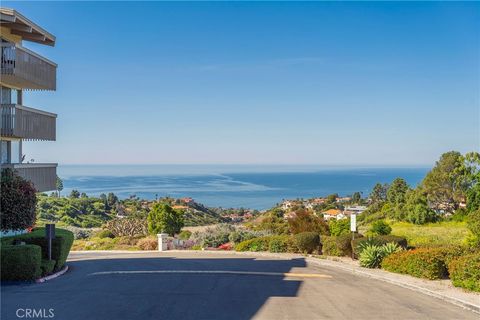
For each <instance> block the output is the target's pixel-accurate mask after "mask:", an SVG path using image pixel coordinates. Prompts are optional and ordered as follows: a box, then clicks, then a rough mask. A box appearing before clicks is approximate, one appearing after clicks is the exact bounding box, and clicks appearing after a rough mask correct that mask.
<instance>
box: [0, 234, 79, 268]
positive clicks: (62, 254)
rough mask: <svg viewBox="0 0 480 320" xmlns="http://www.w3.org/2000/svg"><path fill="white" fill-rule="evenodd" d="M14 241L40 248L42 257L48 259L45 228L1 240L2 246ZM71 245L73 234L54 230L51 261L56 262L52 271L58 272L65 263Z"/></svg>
mask: <svg viewBox="0 0 480 320" xmlns="http://www.w3.org/2000/svg"><path fill="white" fill-rule="evenodd" d="M15 239H19V240H21V241H25V242H26V243H27V244H34V245H37V246H40V247H41V251H42V257H43V258H44V259H48V241H47V239H46V238H45V228H37V229H35V230H34V231H33V232H31V233H27V234H22V235H19V236H13V237H7V238H3V239H2V244H12V243H13V241H14V240H15ZM72 244H73V233H72V232H71V231H68V230H65V229H58V228H56V229H55V239H52V259H53V260H55V261H56V263H55V268H54V270H59V269H61V268H62V267H63V265H64V264H65V262H66V261H67V257H68V253H69V252H70V249H71V247H72Z"/></svg>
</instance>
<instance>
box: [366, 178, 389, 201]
mask: <svg viewBox="0 0 480 320" xmlns="http://www.w3.org/2000/svg"><path fill="white" fill-rule="evenodd" d="M387 190H388V184H381V183H377V184H376V185H375V186H374V187H373V190H372V192H371V193H370V200H371V201H372V204H379V203H382V202H384V201H385V200H387Z"/></svg>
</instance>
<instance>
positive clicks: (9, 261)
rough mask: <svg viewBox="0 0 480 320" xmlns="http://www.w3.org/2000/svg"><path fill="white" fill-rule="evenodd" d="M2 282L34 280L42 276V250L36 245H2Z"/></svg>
mask: <svg viewBox="0 0 480 320" xmlns="http://www.w3.org/2000/svg"><path fill="white" fill-rule="evenodd" d="M1 258H2V264H1V279H2V280H33V279H36V278H38V277H40V276H41V275H42V270H41V263H42V249H41V248H40V247H39V246H36V245H22V246H13V245H2V249H1Z"/></svg>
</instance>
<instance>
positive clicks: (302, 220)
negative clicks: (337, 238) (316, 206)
mask: <svg viewBox="0 0 480 320" xmlns="http://www.w3.org/2000/svg"><path fill="white" fill-rule="evenodd" d="M287 221H288V226H289V229H290V232H291V233H293V234H297V233H301V232H307V231H308V232H317V233H320V234H324V235H329V234H330V230H329V228H328V224H327V223H326V222H325V220H323V218H320V217H317V216H316V215H313V214H311V213H309V212H308V211H306V210H305V209H300V210H297V211H296V212H295V214H294V215H293V217H292V218H289V219H287Z"/></svg>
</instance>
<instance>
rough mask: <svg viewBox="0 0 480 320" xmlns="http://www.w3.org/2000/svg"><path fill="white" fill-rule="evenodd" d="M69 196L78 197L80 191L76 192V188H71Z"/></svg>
mask: <svg viewBox="0 0 480 320" xmlns="http://www.w3.org/2000/svg"><path fill="white" fill-rule="evenodd" d="M70 198H80V192H78V190H75V189H73V190H72V192H70Z"/></svg>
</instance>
